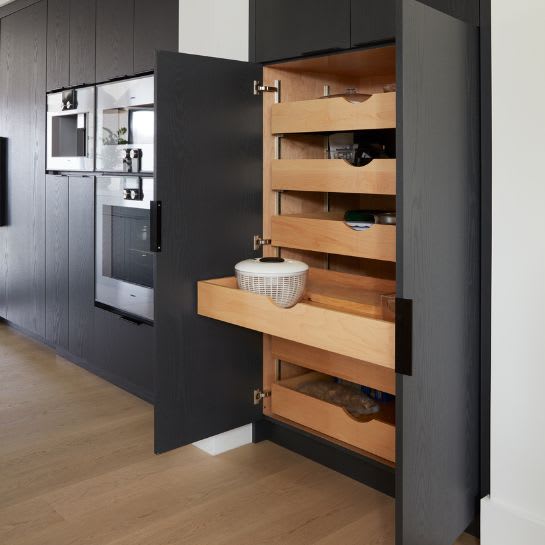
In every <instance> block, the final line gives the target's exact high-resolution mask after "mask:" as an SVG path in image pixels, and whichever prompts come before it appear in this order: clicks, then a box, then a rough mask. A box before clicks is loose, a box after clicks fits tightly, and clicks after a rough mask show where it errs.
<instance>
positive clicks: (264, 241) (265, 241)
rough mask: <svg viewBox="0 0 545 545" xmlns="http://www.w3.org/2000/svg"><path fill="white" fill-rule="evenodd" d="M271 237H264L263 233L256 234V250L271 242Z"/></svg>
mask: <svg viewBox="0 0 545 545" xmlns="http://www.w3.org/2000/svg"><path fill="white" fill-rule="evenodd" d="M271 243H272V241H271V239H270V238H262V237H261V235H254V251H256V250H259V249H260V248H262V247H263V246H267V245H269V244H271Z"/></svg>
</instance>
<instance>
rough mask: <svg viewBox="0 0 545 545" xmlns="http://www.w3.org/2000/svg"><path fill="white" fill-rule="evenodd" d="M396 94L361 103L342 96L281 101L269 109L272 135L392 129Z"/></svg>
mask: <svg viewBox="0 0 545 545" xmlns="http://www.w3.org/2000/svg"><path fill="white" fill-rule="evenodd" d="M395 127H396V93H380V94H376V95H372V96H371V97H370V98H369V99H367V100H365V101H364V102H349V101H348V100H346V99H345V98H343V97H337V98H323V99H315V100H301V101H297V102H283V103H280V104H274V105H273V106H272V119H271V131H272V133H273V134H288V133H309V132H335V131H356V130H363V129H395Z"/></svg>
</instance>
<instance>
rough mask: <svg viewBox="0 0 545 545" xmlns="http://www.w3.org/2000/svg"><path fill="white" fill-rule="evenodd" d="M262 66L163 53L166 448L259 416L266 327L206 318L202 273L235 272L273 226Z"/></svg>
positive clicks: (160, 434)
mask: <svg viewBox="0 0 545 545" xmlns="http://www.w3.org/2000/svg"><path fill="white" fill-rule="evenodd" d="M260 77H261V69H260V68H259V67H257V66H255V65H252V64H249V63H245V62H238V61H228V60H224V59H215V58H210V57H198V56H193V55H184V54H181V53H167V52H161V53H159V55H158V66H157V71H156V104H157V155H156V165H157V170H156V179H157V182H156V183H157V198H158V199H159V200H160V201H162V203H163V206H162V208H163V212H162V214H163V222H162V251H161V253H158V254H157V276H156V290H155V328H156V343H157V344H156V346H157V348H156V354H157V357H156V362H157V363H156V365H157V370H156V405H155V446H156V450H157V451H159V452H161V451H165V450H168V449H172V448H175V447H177V446H181V445H184V444H187V443H191V442H193V441H197V440H199V439H203V438H205V437H209V436H212V435H215V434H218V433H221V432H224V431H227V430H230V429H233V428H236V427H238V426H242V425H244V424H248V423H250V422H252V421H253V420H255V419H257V418H259V416H260V413H261V407H258V406H254V404H253V399H252V393H253V390H254V389H255V388H258V387H260V386H261V384H262V343H261V335H259V334H258V333H255V332H253V331H249V330H245V329H241V328H238V327H234V326H231V325H227V324H224V323H221V322H218V321H215V320H211V319H208V318H203V317H201V316H198V315H197V281H198V280H204V279H207V278H215V277H222V276H230V275H233V272H234V269H233V268H234V265H235V264H236V263H237V262H238V261H239V260H241V259H244V258H247V257H251V256H252V255H253V250H252V237H253V235H254V234H255V233H261V229H262V212H261V211H262V100H261V98H260V97H255V96H253V94H252V82H253V80H254V79H257V78H260Z"/></svg>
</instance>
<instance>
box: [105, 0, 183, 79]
mask: <svg viewBox="0 0 545 545" xmlns="http://www.w3.org/2000/svg"><path fill="white" fill-rule="evenodd" d="M178 24H179V21H178V1H177V0H162V1H160V2H153V1H152V0H118V1H116V2H111V1H110V0H97V15H96V81H97V82H100V81H106V80H110V79H115V78H120V77H124V76H130V75H133V74H137V73H141V72H149V71H152V70H153V69H154V65H155V51H156V50H158V49H163V50H173V51H177V49H178Z"/></svg>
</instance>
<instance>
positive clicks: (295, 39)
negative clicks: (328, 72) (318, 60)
mask: <svg viewBox="0 0 545 545" xmlns="http://www.w3.org/2000/svg"><path fill="white" fill-rule="evenodd" d="M251 11H252V12H253V14H254V16H255V61H257V62H267V61H274V60H280V59H288V58H292V57H300V56H302V55H308V54H312V53H319V52H321V51H335V50H340V49H348V48H349V47H350V0H336V1H335V2H332V1H331V0H255V4H254V5H253V9H252V10H251Z"/></svg>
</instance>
